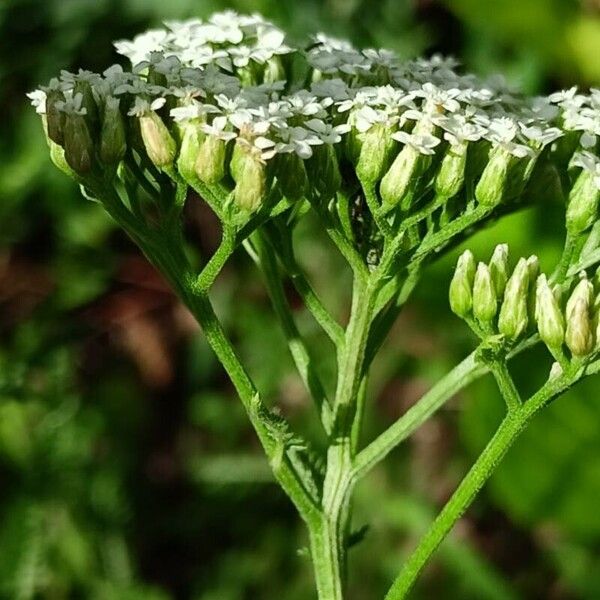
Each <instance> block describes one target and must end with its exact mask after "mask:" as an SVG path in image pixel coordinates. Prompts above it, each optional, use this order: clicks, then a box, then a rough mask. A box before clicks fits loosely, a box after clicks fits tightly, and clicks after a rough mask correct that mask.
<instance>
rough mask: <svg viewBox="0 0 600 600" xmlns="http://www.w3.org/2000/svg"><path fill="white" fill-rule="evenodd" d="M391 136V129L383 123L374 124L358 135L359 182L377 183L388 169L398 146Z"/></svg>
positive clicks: (357, 168)
mask: <svg viewBox="0 0 600 600" xmlns="http://www.w3.org/2000/svg"><path fill="white" fill-rule="evenodd" d="M391 134H392V128H391V127H390V126H389V125H386V124H384V123H374V124H373V125H371V127H370V128H369V129H368V130H367V131H365V132H364V133H362V134H360V137H361V139H362V144H361V148H360V153H359V156H358V162H357V163H356V174H357V175H358V178H359V179H360V180H361V181H365V182H367V183H371V184H374V183H377V182H378V181H379V180H380V179H381V177H382V176H383V174H384V173H385V172H386V171H387V170H388V169H389V167H390V163H391V162H392V157H393V154H394V150H395V149H396V147H397V146H398V144H397V142H396V141H395V140H394V139H393V138H392V137H391Z"/></svg>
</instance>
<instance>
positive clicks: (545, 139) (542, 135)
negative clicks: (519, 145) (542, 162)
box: [519, 123, 564, 148]
mask: <svg viewBox="0 0 600 600" xmlns="http://www.w3.org/2000/svg"><path fill="white" fill-rule="evenodd" d="M519 127H520V128H521V134H522V136H523V137H524V138H525V139H526V140H527V141H529V142H532V143H533V144H534V145H535V146H536V147H539V148H543V147H544V146H547V145H548V144H551V143H552V142H554V141H555V140H557V139H558V138H559V137H561V136H563V135H564V134H563V132H562V131H561V130H560V129H558V127H543V126H541V125H532V126H527V125H525V124H523V123H519Z"/></svg>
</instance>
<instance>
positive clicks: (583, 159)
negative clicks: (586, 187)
mask: <svg viewBox="0 0 600 600" xmlns="http://www.w3.org/2000/svg"><path fill="white" fill-rule="evenodd" d="M571 165H572V166H573V167H581V168H582V169H583V170H584V171H587V172H588V173H591V174H592V175H593V176H594V183H595V184H596V187H597V188H598V189H599V190H600V158H598V157H597V156H595V155H594V154H592V153H591V152H586V151H582V152H577V153H575V154H574V156H573V158H572V160H571Z"/></svg>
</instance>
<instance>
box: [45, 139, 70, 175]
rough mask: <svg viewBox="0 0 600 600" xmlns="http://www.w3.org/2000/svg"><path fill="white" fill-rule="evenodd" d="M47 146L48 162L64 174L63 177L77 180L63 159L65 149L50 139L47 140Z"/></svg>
mask: <svg viewBox="0 0 600 600" xmlns="http://www.w3.org/2000/svg"><path fill="white" fill-rule="evenodd" d="M48 146H49V147H50V160H51V161H52V162H53V163H54V166H55V167H57V168H58V169H60V170H61V171H62V172H63V173H65V175H68V176H69V177H72V178H73V179H77V175H76V174H75V172H74V171H73V169H71V167H70V166H69V163H68V162H67V160H66V158H65V149H64V148H63V147H62V146H59V145H58V144H57V143H56V142H53V141H52V140H51V139H48Z"/></svg>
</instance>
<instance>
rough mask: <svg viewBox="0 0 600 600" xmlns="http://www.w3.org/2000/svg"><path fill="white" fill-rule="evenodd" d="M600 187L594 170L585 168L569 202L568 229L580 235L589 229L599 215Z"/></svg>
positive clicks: (576, 182)
mask: <svg viewBox="0 0 600 600" xmlns="http://www.w3.org/2000/svg"><path fill="white" fill-rule="evenodd" d="M599 202H600V189H599V188H598V186H597V184H596V181H595V175H594V173H593V172H592V171H589V170H587V169H584V170H583V171H581V173H580V174H579V176H578V177H577V179H576V181H575V185H574V186H573V188H572V190H571V193H570V194H569V200H568V204H567V216H566V222H567V229H568V231H569V232H571V233H573V234H575V235H578V234H580V233H583V232H584V231H587V230H588V229H589V228H590V227H591V226H592V225H593V224H594V222H595V221H596V219H597V217H598V204H599Z"/></svg>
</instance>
